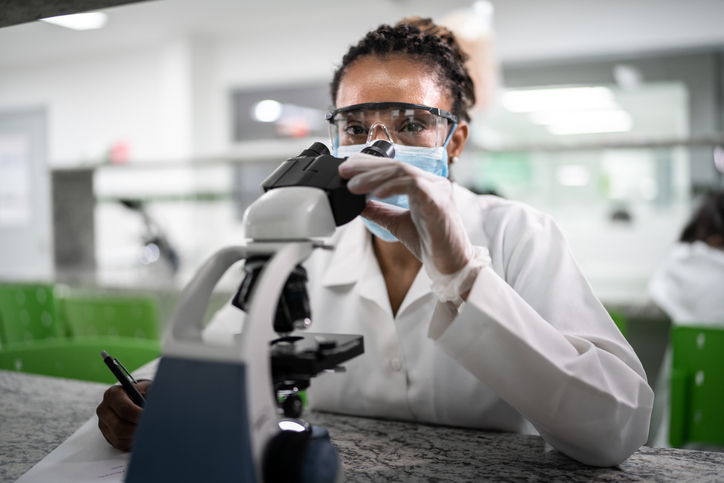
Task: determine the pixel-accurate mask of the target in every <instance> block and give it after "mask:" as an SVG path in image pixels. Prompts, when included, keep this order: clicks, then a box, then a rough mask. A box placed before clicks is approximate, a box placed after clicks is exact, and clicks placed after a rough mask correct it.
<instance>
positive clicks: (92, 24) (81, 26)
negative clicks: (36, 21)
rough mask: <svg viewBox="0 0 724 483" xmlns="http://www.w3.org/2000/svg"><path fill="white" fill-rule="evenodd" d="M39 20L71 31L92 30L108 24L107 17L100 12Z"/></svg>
mask: <svg viewBox="0 0 724 483" xmlns="http://www.w3.org/2000/svg"><path fill="white" fill-rule="evenodd" d="M40 20H41V21H42V22H48V23H52V24H55V25H60V26H61V27H66V28H69V29H73V30H93V29H99V28H103V27H104V26H105V25H106V23H107V22H108V15H106V14H105V13H102V12H88V13H76V14H73V15H61V16H59V17H48V18H41V19H40Z"/></svg>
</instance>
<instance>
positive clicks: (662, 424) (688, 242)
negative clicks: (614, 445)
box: [648, 191, 724, 447]
mask: <svg viewBox="0 0 724 483" xmlns="http://www.w3.org/2000/svg"><path fill="white" fill-rule="evenodd" d="M723 286H724V191H718V192H711V193H708V194H707V195H706V196H705V197H704V200H703V201H702V203H701V205H700V206H699V208H698V209H697V211H696V212H695V213H694V215H693V216H692V217H691V219H690V220H689V222H688V223H687V224H686V226H685V227H684V229H683V230H682V233H681V237H680V239H679V243H677V244H676V245H675V246H674V247H673V249H672V250H671V252H670V253H669V255H668V256H667V258H666V259H665V260H664V262H663V263H662V264H661V266H660V267H659V268H658V269H657V270H656V272H655V273H654V275H653V277H651V280H650V281H649V286H648V291H649V296H650V297H651V300H652V301H653V302H654V303H655V304H656V305H658V306H659V307H661V309H662V310H663V311H664V312H666V314H667V315H668V316H669V318H671V322H672V324H673V325H675V326H676V325H697V326H703V325H710V326H713V327H724V298H722V295H721V294H722V287H723ZM672 357H673V355H672V352H671V347H668V348H667V350H666V353H665V355H664V360H663V362H662V364H661V371H660V372H659V377H658V378H657V380H656V403H655V405H654V408H655V409H654V417H653V418H652V427H653V428H654V431H652V432H653V433H654V437H653V438H652V440H653V444H652V446H659V447H669V445H670V444H669V416H670V414H669V409H670V406H669V400H670V393H669V377H670V376H671V362H672Z"/></svg>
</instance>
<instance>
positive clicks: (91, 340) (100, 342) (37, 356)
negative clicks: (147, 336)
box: [0, 337, 161, 384]
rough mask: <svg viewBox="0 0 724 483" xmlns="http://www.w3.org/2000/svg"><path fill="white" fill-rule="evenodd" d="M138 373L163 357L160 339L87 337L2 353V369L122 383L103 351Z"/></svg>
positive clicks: (0, 357)
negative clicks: (102, 355)
mask: <svg viewBox="0 0 724 483" xmlns="http://www.w3.org/2000/svg"><path fill="white" fill-rule="evenodd" d="M103 350H105V351H107V352H108V354H110V355H111V356H112V357H116V358H118V359H119V360H120V361H121V362H122V363H123V365H124V366H125V367H126V369H128V370H129V371H134V370H136V369H138V368H139V367H141V366H142V365H144V364H145V363H147V362H149V361H152V360H153V359H155V358H157V357H158V356H159V355H160V354H161V343H160V342H159V341H157V340H139V339H123V338H103V337H84V338H79V339H67V338H66V339H56V340H45V341H37V342H36V343H35V344H33V345H32V346H20V345H17V344H16V345H14V346H13V347H11V348H10V349H8V350H2V351H0V369H5V370H8V371H20V372H28V373H33V374H44V375H46V376H56V377H66V378H70V379H81V380H84V381H95V382H103V383H106V384H114V383H116V382H118V380H117V379H116V378H115V377H114V376H113V374H112V373H111V371H110V369H108V366H106V364H105V363H104V362H103V358H102V357H101V351H103Z"/></svg>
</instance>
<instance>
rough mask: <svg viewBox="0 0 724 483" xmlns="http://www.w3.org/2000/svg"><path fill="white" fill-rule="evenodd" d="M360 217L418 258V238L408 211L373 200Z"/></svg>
mask: <svg viewBox="0 0 724 483" xmlns="http://www.w3.org/2000/svg"><path fill="white" fill-rule="evenodd" d="M361 216H362V217H364V218H366V219H367V220H369V221H371V222H373V223H377V224H378V225H380V226H381V227H383V228H385V229H386V230H387V231H389V232H390V233H392V234H393V235H394V236H395V237H396V238H397V239H398V240H400V241H401V242H402V243H403V244H404V245H405V246H406V247H407V248H408V249H409V250H410V251H411V252H412V253H413V254H414V255H415V256H416V257H418V258H420V256H421V254H420V238H419V236H418V233H417V229H416V228H415V225H414V223H413V222H412V217H411V215H410V211H409V210H405V209H402V208H398V207H396V206H392V205H389V204H387V203H380V202H377V201H374V200H373V201H370V202H369V203H367V206H366V207H365V209H364V210H363V211H362V213H361Z"/></svg>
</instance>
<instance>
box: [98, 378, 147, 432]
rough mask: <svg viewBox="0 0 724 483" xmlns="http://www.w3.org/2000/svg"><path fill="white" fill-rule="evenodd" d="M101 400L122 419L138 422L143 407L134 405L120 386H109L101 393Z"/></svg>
mask: <svg viewBox="0 0 724 483" xmlns="http://www.w3.org/2000/svg"><path fill="white" fill-rule="evenodd" d="M103 402H104V403H106V404H107V405H108V408H109V409H110V410H111V411H113V412H114V413H115V414H116V415H117V416H118V417H119V418H120V419H122V420H123V421H128V422H129V423H135V424H138V422H139V421H140V420H141V414H143V409H142V408H141V407H139V406H137V405H136V403H134V402H133V400H132V399H131V398H130V396H129V395H128V393H127V392H126V391H125V390H124V389H123V388H122V387H121V386H111V387H110V388H109V389H108V390H107V391H106V392H105V394H104V395H103Z"/></svg>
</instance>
